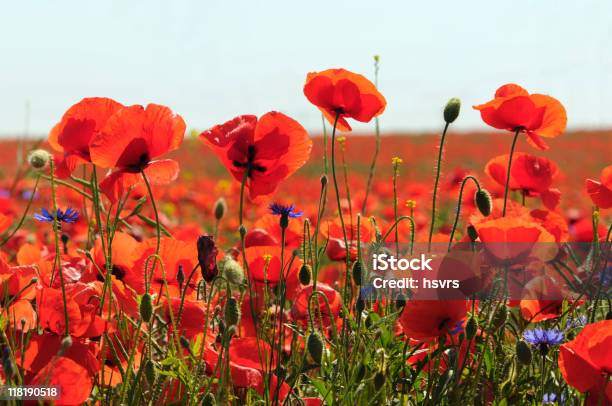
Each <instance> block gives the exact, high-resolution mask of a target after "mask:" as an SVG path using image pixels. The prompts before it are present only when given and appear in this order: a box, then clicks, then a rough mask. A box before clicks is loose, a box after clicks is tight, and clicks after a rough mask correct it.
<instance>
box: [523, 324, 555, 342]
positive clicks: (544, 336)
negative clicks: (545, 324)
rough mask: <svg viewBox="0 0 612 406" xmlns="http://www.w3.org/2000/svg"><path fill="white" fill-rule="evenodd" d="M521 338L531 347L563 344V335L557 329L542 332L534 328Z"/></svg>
mask: <svg viewBox="0 0 612 406" xmlns="http://www.w3.org/2000/svg"><path fill="white" fill-rule="evenodd" d="M523 338H524V339H525V341H527V342H528V343H529V344H533V345H540V344H547V345H557V344H561V343H562V342H563V333H562V332H561V331H559V330H557V329H550V330H544V329H542V328H536V329H533V330H526V331H525V332H524V333H523Z"/></svg>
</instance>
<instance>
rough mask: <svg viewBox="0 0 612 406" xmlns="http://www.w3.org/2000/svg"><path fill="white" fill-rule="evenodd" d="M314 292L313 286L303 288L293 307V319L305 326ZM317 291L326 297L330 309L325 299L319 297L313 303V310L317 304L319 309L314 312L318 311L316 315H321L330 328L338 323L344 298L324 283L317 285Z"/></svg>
mask: <svg viewBox="0 0 612 406" xmlns="http://www.w3.org/2000/svg"><path fill="white" fill-rule="evenodd" d="M312 291H313V286H312V285H309V286H304V287H302V288H301V289H300V291H299V293H298V294H297V296H296V298H295V301H294V302H293V306H292V307H291V316H292V317H293V319H294V320H295V321H297V322H299V323H301V324H302V325H304V326H305V325H306V323H307V322H308V314H309V313H310V312H309V310H308V304H309V300H310V296H311V295H312ZM317 291H318V292H321V293H323V294H324V295H325V297H326V298H327V302H329V309H328V307H327V303H326V302H325V299H323V298H322V297H321V296H320V295H319V296H318V299H317V300H315V301H313V303H312V306H313V309H314V306H317V303H318V307H319V309H318V310H313V311H316V312H317V313H316V314H321V317H322V318H323V322H324V323H325V325H326V326H329V325H330V324H331V323H333V322H335V321H336V319H337V317H338V315H339V314H340V308H341V307H342V298H341V297H340V294H339V293H338V292H337V291H336V290H335V289H334V288H332V287H331V286H329V285H326V284H324V283H318V284H317ZM319 312H320V313H319ZM330 312H331V313H330Z"/></svg>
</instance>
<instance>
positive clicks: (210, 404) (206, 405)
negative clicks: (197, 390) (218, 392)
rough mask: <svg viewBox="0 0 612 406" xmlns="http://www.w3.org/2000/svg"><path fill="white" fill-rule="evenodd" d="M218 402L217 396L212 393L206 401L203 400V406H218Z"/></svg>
mask: <svg viewBox="0 0 612 406" xmlns="http://www.w3.org/2000/svg"><path fill="white" fill-rule="evenodd" d="M216 404H217V400H216V399H215V395H213V394H212V393H211V392H208V393H207V394H206V396H204V399H202V406H216Z"/></svg>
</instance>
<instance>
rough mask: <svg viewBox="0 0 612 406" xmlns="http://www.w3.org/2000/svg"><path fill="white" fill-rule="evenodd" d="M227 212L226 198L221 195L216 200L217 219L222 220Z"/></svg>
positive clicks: (215, 211)
mask: <svg viewBox="0 0 612 406" xmlns="http://www.w3.org/2000/svg"><path fill="white" fill-rule="evenodd" d="M225 212H227V202H226V201H225V199H224V198H222V197H220V198H218V199H217V201H216V202H215V207H214V213H215V219H216V220H221V219H222V218H223V216H224V215H225Z"/></svg>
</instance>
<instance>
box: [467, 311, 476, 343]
mask: <svg viewBox="0 0 612 406" xmlns="http://www.w3.org/2000/svg"><path fill="white" fill-rule="evenodd" d="M477 330H478V320H476V318H475V317H474V316H472V317H470V319H469V320H468V322H467V324H466V325H465V337H466V338H467V339H468V340H471V339H472V338H474V336H475V335H476V331H477Z"/></svg>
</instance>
